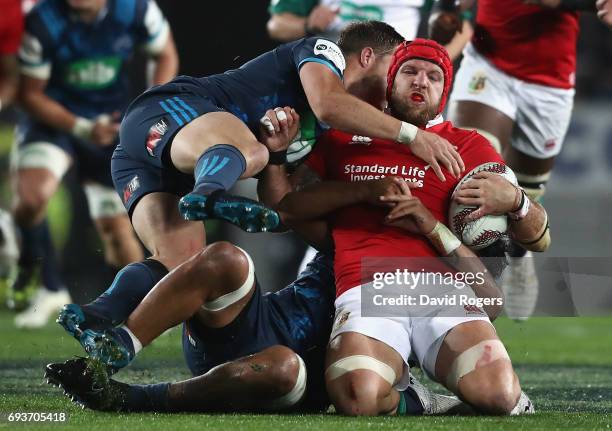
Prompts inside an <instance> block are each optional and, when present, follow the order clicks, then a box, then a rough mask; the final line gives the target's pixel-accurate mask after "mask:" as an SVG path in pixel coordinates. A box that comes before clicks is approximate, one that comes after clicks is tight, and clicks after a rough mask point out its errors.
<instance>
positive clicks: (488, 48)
mask: <svg viewBox="0 0 612 431" xmlns="http://www.w3.org/2000/svg"><path fill="white" fill-rule="evenodd" d="M577 40H578V13H577V12H572V11H564V10H556V9H547V8H543V7H540V6H534V5H527V4H524V3H523V2H522V1H521V0H503V1H499V0H479V1H478V13H477V15H476V28H475V32H474V37H473V39H472V43H473V44H474V46H475V47H476V49H477V50H478V52H480V53H481V54H482V55H484V56H485V57H487V59H488V60H489V61H491V62H492V63H493V64H494V65H495V66H497V68H499V69H500V70H502V71H503V72H505V73H507V74H508V75H511V76H514V77H515V78H519V79H521V80H523V81H526V82H532V83H535V84H541V85H547V86H550V87H557V88H566V89H567V88H572V87H574V80H575V72H576V43H577Z"/></svg>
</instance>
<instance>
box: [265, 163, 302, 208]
mask: <svg viewBox="0 0 612 431" xmlns="http://www.w3.org/2000/svg"><path fill="white" fill-rule="evenodd" d="M291 191H293V187H292V186H291V183H290V182H289V178H288V176H287V169H286V168H285V166H284V165H268V166H266V167H265V168H264V169H263V171H261V174H260V177H259V181H258V182H257V194H258V195H259V200H260V201H262V202H263V203H264V204H265V205H266V206H268V207H270V208H276V207H277V206H278V204H279V202H280V201H281V200H282V199H283V198H284V197H285V195H286V194H287V193H289V192H291Z"/></svg>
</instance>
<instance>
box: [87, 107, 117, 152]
mask: <svg viewBox="0 0 612 431" xmlns="http://www.w3.org/2000/svg"><path fill="white" fill-rule="evenodd" d="M115 117H116V116H115V115H113V117H111V116H108V115H101V116H100V117H98V118H97V119H96V122H95V124H94V126H93V129H92V130H91V141H92V142H93V143H94V144H96V145H99V146H101V147H107V146H109V145H112V144H114V143H115V140H116V139H117V135H118V134H119V126H120V123H118V122H117V121H116V119H115Z"/></svg>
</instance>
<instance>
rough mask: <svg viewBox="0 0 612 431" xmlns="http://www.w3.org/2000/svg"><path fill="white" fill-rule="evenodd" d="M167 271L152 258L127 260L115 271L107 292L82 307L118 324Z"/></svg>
mask: <svg viewBox="0 0 612 431" xmlns="http://www.w3.org/2000/svg"><path fill="white" fill-rule="evenodd" d="M166 274H168V270H167V269H166V267H165V266H164V265H163V264H162V263H161V262H159V261H157V260H155V259H145V260H144V261H142V262H136V263H130V264H129V265H128V266H126V267H125V268H123V269H122V270H121V271H119V272H118V273H117V275H116V276H115V280H114V281H113V284H111V286H110V287H109V288H108V290H107V291H106V292H104V293H103V294H102V295H100V296H99V297H98V298H97V299H95V300H94V301H93V302H90V303H89V304H87V305H85V306H84V308H85V309H86V310H87V311H93V312H94V314H96V315H98V316H99V317H104V318H106V319H109V320H110V321H111V322H112V324H113V325H118V324H119V323H121V322H123V321H125V320H126V319H127V318H128V316H129V315H130V314H131V313H132V311H134V310H135V309H136V307H137V306H138V304H140V301H142V300H143V298H144V297H145V296H146V295H147V293H149V292H150V291H151V289H152V288H153V286H155V285H156V284H157V282H158V281H159V280H161V279H162V278H164V277H165V276H166Z"/></svg>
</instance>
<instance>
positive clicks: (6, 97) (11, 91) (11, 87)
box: [0, 55, 19, 108]
mask: <svg viewBox="0 0 612 431" xmlns="http://www.w3.org/2000/svg"><path fill="white" fill-rule="evenodd" d="M18 82H19V67H18V63H17V59H16V58H15V56H14V55H0V108H3V107H6V106H8V105H10V104H11V103H13V101H14V100H15V95H16V94H17V83H18Z"/></svg>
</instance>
